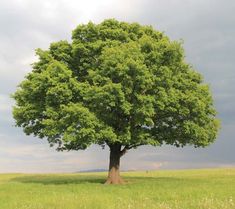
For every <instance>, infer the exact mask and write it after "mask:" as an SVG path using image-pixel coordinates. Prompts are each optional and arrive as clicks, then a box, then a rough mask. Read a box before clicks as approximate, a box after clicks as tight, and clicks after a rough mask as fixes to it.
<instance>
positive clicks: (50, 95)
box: [13, 19, 218, 154]
mask: <svg viewBox="0 0 235 209" xmlns="http://www.w3.org/2000/svg"><path fill="white" fill-rule="evenodd" d="M36 54H37V55H38V57H39V60H38V61H37V62H36V63H34V64H33V65H32V68H33V69H32V72H30V73H29V74H28V75H27V76H26V78H25V80H24V81H22V83H21V84H20V85H19V87H18V90H17V91H16V92H15V94H14V95H13V97H14V98H15V100H16V105H15V107H14V110H13V115H14V118H15V120H16V125H17V126H20V127H23V130H24V132H25V133H26V134H28V135H29V134H33V135H35V136H38V137H40V138H46V139H47V140H48V142H49V143H50V145H57V149H58V150H79V149H86V148H87V147H88V146H90V145H91V144H98V145H101V146H105V145H107V146H109V147H110V149H112V147H114V146H116V145H118V146H119V149H118V150H119V152H120V153H122V154H123V153H124V151H125V150H128V149H131V148H135V147H138V146H140V145H153V146H159V145H161V144H171V145H175V146H185V145H193V146H195V147H204V146H207V145H208V144H210V143H212V142H213V141H214V140H215V138H216V135H217V132H218V120H217V119H216V110H215V108H214V106H213V99H212V95H211V93H210V89H209V86H208V85H207V84H205V83H204V82H203V78H202V76H201V75H200V74H199V73H198V72H196V71H195V70H194V69H193V67H192V66H191V65H189V64H188V63H186V62H185V57H184V50H183V47H182V44H181V42H178V41H171V40H170V39H169V38H168V37H167V36H166V35H165V34H164V33H162V32H159V31H156V30H155V29H153V28H152V27H151V26H141V25H139V24H138V23H132V24H130V23H126V22H119V21H117V20H114V19H108V20H105V21H103V22H101V23H100V24H94V23H92V22H89V23H88V24H83V25H79V26H78V27H77V28H76V29H75V30H74V31H73V32H72V41H71V42H68V41H59V42H55V43H52V44H51V45H50V47H49V49H48V50H42V49H37V50H36Z"/></svg>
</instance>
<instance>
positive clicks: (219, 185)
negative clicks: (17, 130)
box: [0, 168, 235, 209]
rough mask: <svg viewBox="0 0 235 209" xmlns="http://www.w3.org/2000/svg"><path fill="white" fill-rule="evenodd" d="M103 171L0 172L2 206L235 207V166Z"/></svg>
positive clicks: (59, 208) (97, 208) (10, 208)
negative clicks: (117, 179) (113, 177)
mask: <svg viewBox="0 0 235 209" xmlns="http://www.w3.org/2000/svg"><path fill="white" fill-rule="evenodd" d="M121 175H122V177H123V178H124V179H125V181H126V182H127V183H126V184H124V185H104V184H103V182H104V181H105V178H106V176H107V173H106V172H102V173H76V174H0V209H79V208H82V209H144V208H146V209H152V208H153V209H191V208H192V209H233V208H235V168H226V169H225V168H223V169H198V170H175V171H142V172H122V174H121Z"/></svg>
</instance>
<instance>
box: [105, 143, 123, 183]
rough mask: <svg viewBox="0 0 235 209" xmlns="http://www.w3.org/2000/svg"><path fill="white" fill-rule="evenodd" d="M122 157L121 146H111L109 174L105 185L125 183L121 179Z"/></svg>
mask: <svg viewBox="0 0 235 209" xmlns="http://www.w3.org/2000/svg"><path fill="white" fill-rule="evenodd" d="M120 157H121V145H117V144H116V145H112V146H110V157H109V174H108V179H107V180H106V182H105V184H122V183H124V181H123V180H122V179H121V177H120V171H119V167H120Z"/></svg>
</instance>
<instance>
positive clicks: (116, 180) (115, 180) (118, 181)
mask: <svg viewBox="0 0 235 209" xmlns="http://www.w3.org/2000/svg"><path fill="white" fill-rule="evenodd" d="M124 183H125V181H124V180H123V179H122V178H121V177H119V178H110V177H108V179H107V180H106V182H105V183H104V184H124Z"/></svg>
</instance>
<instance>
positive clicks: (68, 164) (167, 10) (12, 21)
mask: <svg viewBox="0 0 235 209" xmlns="http://www.w3.org/2000/svg"><path fill="white" fill-rule="evenodd" d="M234 11H235V1H234V0H99V1H97V0H85V1H84V0H82V1H79V0H41V1H32V0H0V172H74V171H79V170H87V169H97V168H103V169H106V168H107V167H108V150H107V149H105V150H102V149H101V148H100V147H97V146H92V147H90V148H89V149H88V150H86V151H76V152H64V153H61V152H59V153H58V152H56V151H54V149H53V148H49V146H48V144H47V142H46V140H41V139H37V138H34V137H29V136H25V135H24V134H23V132H22V129H21V128H16V127H14V120H13V118H12V114H11V110H12V105H13V104H14V102H13V101H12V100H11V99H10V97H9V95H10V94H12V93H13V92H14V91H15V90H16V86H17V85H18V84H19V82H21V81H22V80H23V78H24V76H25V75H26V74H27V73H28V72H30V70H31V68H30V64H31V63H32V62H33V61H34V60H36V58H35V56H34V54H35V53H34V50H35V49H36V48H43V49H46V48H47V47H48V46H49V44H50V43H51V42H55V41H59V40H61V39H67V40H70V38H71V31H72V30H73V29H74V28H75V27H76V26H77V25H78V24H81V23H87V22H88V21H93V22H96V23H99V22H101V21H103V20H104V19H107V18H116V19H118V20H122V21H127V22H139V23H141V24H145V25H152V26H153V27H154V28H155V29H157V30H160V31H164V32H165V33H166V34H167V35H168V36H169V37H170V38H171V39H172V40H179V39H183V40H184V48H185V53H186V59H187V61H188V62H189V63H191V64H192V65H193V66H194V68H195V69H196V70H198V71H199V72H200V73H202V74H203V75H204V78H205V82H207V83H209V84H210V86H211V90H212V93H213V96H214V100H215V105H216V108H217V110H218V112H219V115H218V117H219V118H220V119H221V121H222V129H221V131H220V134H219V137H218V138H217V140H216V142H215V143H214V144H212V145H211V146H209V147H207V148H204V149H203V148H200V149H195V148H191V147H185V148H175V147H172V146H163V147H157V148H153V147H148V146H145V147H140V148H138V149H137V150H132V151H129V152H128V153H127V154H126V155H125V156H124V157H123V158H122V162H121V167H122V169H123V170H127V169H134V170H135V169H144V170H149V169H178V168H203V167H231V166H235V151H234V150H235V138H234V135H235V134H234V132H235V41H234V37H235V13H234Z"/></svg>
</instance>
